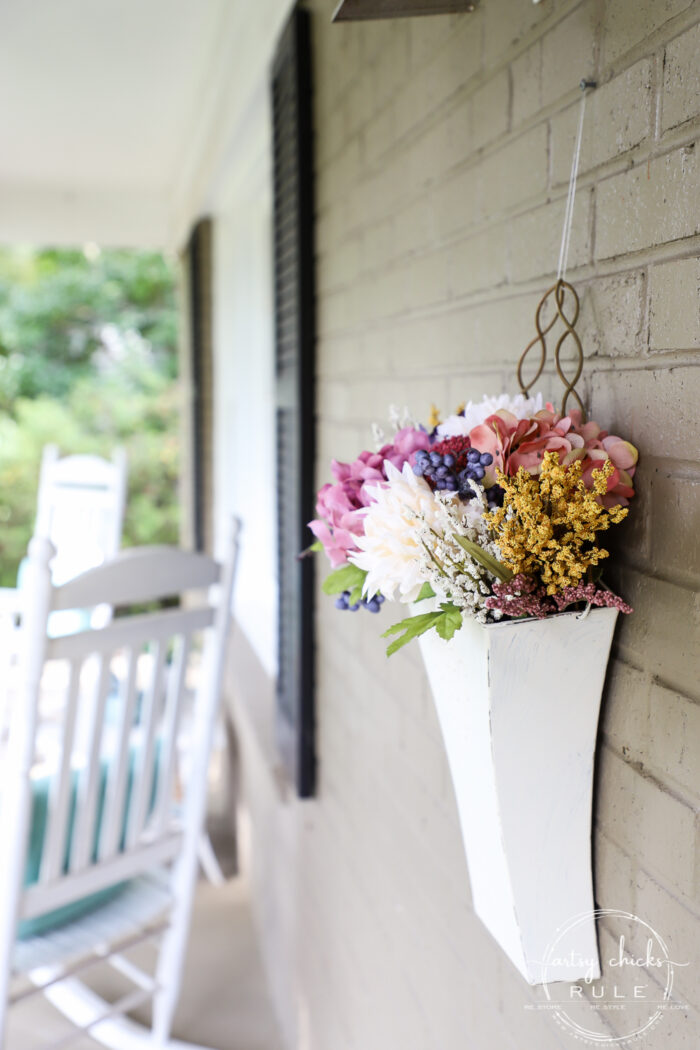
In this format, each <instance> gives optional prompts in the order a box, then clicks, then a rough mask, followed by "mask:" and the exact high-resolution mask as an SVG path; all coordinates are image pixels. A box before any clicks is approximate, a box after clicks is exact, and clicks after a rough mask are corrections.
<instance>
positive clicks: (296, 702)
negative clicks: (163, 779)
mask: <svg viewBox="0 0 700 1050" xmlns="http://www.w3.org/2000/svg"><path fill="white" fill-rule="evenodd" d="M271 99H272V120H273V128H272V141H273V186H274V252H275V279H274V304H275V341H276V354H275V356H276V369H277V393H276V400H277V414H276V420H277V422H276V427H277V435H276V436H277V479H278V480H277V508H278V510H277V519H278V520H277V525H278V550H277V557H278V577H279V620H278V665H279V671H278V680H277V737H278V744H279V747H280V751H281V755H282V758H283V761H284V763H285V766H286V767H287V769H288V771H289V773H290V775H291V776H292V778H293V779H294V781H295V782H296V785H297V790H298V792H299V794H300V795H302V796H308V795H311V794H313V790H314V776H315V768H314V766H315V759H314V707H313V562H312V559H310V558H305V559H303V560H299V557H298V555H299V552H300V551H301V550H302V549H303V548H304V547H307V546H308V544H309V542H310V534H309V532H308V528H307V522H308V521H310V519H311V518H312V517H313V515H314V502H315V493H314V477H313V466H314V300H313V286H314V281H313V265H314V253H313V214H314V212H313V199H312V184H313V158H312V136H311V103H312V98H311V63H310V44H309V19H308V14H307V13H306V12H304V11H300V10H295V11H294V12H293V14H292V16H291V18H290V20H289V22H288V23H287V26H286V28H285V30H284V32H283V34H282V38H281V40H280V43H279V46H278V50H277V54H276V57H275V61H274V63H273V72H272V84H271Z"/></svg>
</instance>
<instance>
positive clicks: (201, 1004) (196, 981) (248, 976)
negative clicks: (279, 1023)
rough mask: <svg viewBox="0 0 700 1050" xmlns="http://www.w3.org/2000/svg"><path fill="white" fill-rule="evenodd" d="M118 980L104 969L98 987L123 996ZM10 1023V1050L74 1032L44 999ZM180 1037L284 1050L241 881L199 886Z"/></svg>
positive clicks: (245, 1049) (85, 1044)
mask: <svg viewBox="0 0 700 1050" xmlns="http://www.w3.org/2000/svg"><path fill="white" fill-rule="evenodd" d="M117 981H118V978H116V977H115V976H113V975H112V971H109V970H107V968H105V969H104V970H101V972H100V973H99V975H96V979H95V981H94V982H93V987H95V988H96V989H97V990H99V992H100V993H101V994H103V995H105V996H106V997H109V996H110V994H113V995H118V994H119V992H120V989H121V986H120V985H119V984H118V983H117ZM13 1014H14V1015H15V1016H14V1017H13ZM10 1018H11V1020H10V1026H9V1033H8V1039H7V1048H8V1050H36V1048H37V1047H38V1046H41V1045H43V1044H44V1043H45V1042H49V1041H52V1040H57V1039H59V1038H60V1037H61V1036H62V1035H64V1034H66V1033H67V1032H69V1031H70V1025H69V1024H68V1023H67V1022H66V1020H65V1019H64V1018H63V1017H61V1016H60V1015H59V1014H58V1013H56V1011H55V1010H54V1009H53V1007H51V1006H50V1005H49V1004H48V1003H47V1002H46V1001H45V1000H44V999H42V998H41V997H40V996H37V997H36V998H35V999H34V998H33V999H32V1003H31V1006H29V1004H26V1006H24V1007H23V1008H19V1007H18V1008H17V1009H16V1010H14V1011H10ZM173 1035H174V1036H175V1037H176V1038H178V1039H182V1040H189V1041H192V1042H196V1043H199V1044H202V1045H204V1046H208V1047H212V1050H281V1045H282V1044H281V1041H280V1038H279V1035H278V1031H277V1027H276V1024H275V1020H274V1016H273V1013H272V1007H271V1004H270V1000H269V998H268V995H267V990H266V987H265V979H264V974H263V970H262V963H261V960H260V956H259V953H258V947H257V939H256V934H255V928H254V925H253V919H252V915H251V912H250V905H249V900H248V891H247V887H246V885H245V882H244V881H243V879H241V878H240V877H239V878H235V879H231V880H230V881H229V882H227V883H226V885H225V886H223V887H221V888H216V887H213V886H211V885H210V884H209V883H207V882H204V881H202V882H200V884H199V887H198V889H197V894H196V897H195V906H194V915H193V923H192V935H191V938H190V946H189V951H188V953H187V962H186V968H185V976H184V980H183V986H182V995H181V999H180V1005H179V1008H178V1012H177V1017H176V1020H175V1028H174V1031H173ZM71 1045H72V1046H73V1047H75V1050H95V1047H96V1045H97V1044H96V1043H95V1042H94V1041H93V1040H91V1039H80V1040H78V1041H76V1042H75V1043H73V1044H71Z"/></svg>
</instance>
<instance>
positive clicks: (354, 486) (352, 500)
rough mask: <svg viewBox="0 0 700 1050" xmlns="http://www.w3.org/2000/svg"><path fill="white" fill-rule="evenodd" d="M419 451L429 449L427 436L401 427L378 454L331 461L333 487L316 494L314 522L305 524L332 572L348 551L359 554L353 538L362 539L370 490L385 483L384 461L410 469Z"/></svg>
mask: <svg viewBox="0 0 700 1050" xmlns="http://www.w3.org/2000/svg"><path fill="white" fill-rule="evenodd" d="M419 448H430V437H429V436H428V434H427V433H426V432H425V431H424V430H417V429H415V428H414V427H404V428H403V429H402V430H399V431H398V433H397V434H395V435H394V440H393V442H391V443H390V444H387V445H383V446H382V448H380V449H379V451H378V452H361V453H360V455H359V456H358V457H357V459H356V460H354V462H352V463H341V462H339V461H338V460H336V459H334V460H333V461H332V463H331V473H332V475H333V477H334V478H335V483H334V484H327V485H324V486H323V487H322V488H321V489H320V490H319V493H318V497H317V500H316V513H317V514H318V518H316V519H314V521H310V522H309V528H310V529H311V531H312V532H313V534H314V536H315V537H316V539H318V540H320V542H321V543H322V544H323V548H324V550H325V552H326V554H327V555H328V557H329V559H330V563H331V565H332V566H333V568H334V569H335V568H338V566H340V565H344V564H345V562H347V560H348V554H349V553H350V552H351V551H356V550H359V547H358V546H357V543H356V542H355V537H357V536H363V535H364V516H365V510H366V508H367V507H368V506H369V504H370V492H371V489H372V487H373V486H375V485H377V484H382V483H384V482H385V481H386V472H385V469H384V462H385V460H388V461H389V462H390V463H391V464H392V465H393V466H394V467H396V469H397V470H401V468H402V467H403V465H404V463H407V462H408V463H410V464H411V465H413V458H414V454H415V453H416V452H417V451H418V449H419Z"/></svg>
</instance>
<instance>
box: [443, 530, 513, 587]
mask: <svg viewBox="0 0 700 1050" xmlns="http://www.w3.org/2000/svg"><path fill="white" fill-rule="evenodd" d="M454 538H455V540H456V541H457V543H458V544H459V545H460V547H461V548H462V550H464V551H466V552H467V554H470V555H471V556H472V558H473V559H474V561H478V562H479V564H480V565H483V567H484V568H485V569H488V571H489V572H490V573H491V575H492V576H495V577H496V579H497V580H501V582H502V583H507V582H508V580H512V579H513V573H512V572H511V571H510V569H509V568H508V566H507V565H504V564H503V562H500V561H499V560H498V558H494V556H493V554H489V553H488V551H485V550H484V548H483V547H480V546H479V544H478V543H473V542H472V541H471V540H468V539H467V538H466V537H465V536H457V535H455V537H454Z"/></svg>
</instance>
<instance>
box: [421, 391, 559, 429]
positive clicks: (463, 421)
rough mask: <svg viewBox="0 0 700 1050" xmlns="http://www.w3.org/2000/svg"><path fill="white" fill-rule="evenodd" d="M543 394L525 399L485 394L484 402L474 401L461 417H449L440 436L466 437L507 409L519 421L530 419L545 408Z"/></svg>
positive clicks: (522, 397)
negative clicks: (490, 417) (486, 420)
mask: <svg viewBox="0 0 700 1050" xmlns="http://www.w3.org/2000/svg"><path fill="white" fill-rule="evenodd" d="M543 406H544V402H543V398H542V394H536V395H535V397H525V396H524V394H517V395H516V396H515V397H511V396H510V395H509V394H498V395H497V396H496V397H487V396H486V394H484V399H483V401H480V402H479V403H478V404H474V403H473V402H472V401H470V402H469V404H468V405H467V406H466V408H465V409H464V414H463V415H461V416H448V418H447V419H446V420H445V422H444V423H440V425H439V426H438V428H437V429H438V434H439V435H440V437H441V438H448V437H464V436H466V435H467V434H468V433H469V431H470V430H473V428H474V427H478V426H479V425H480V424H481V423H483V422H484V420H485V419H488V417H489V416H492V415H493V414H494V412H499V411H500V410H501V409H505V410H506V411H507V412H511V413H512V414H513V415H514V416H516V418H517V419H528V418H529V417H530V416H534V414H535V412H539V411H540V409H541V408H543Z"/></svg>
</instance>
